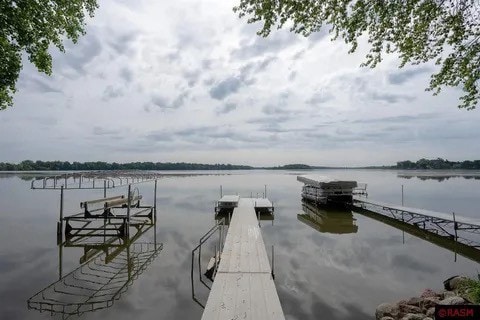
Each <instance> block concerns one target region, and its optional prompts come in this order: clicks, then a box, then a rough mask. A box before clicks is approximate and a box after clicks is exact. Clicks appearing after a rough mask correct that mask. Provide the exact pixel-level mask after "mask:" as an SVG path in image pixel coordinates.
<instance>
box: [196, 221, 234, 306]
mask: <svg viewBox="0 0 480 320" xmlns="http://www.w3.org/2000/svg"><path fill="white" fill-rule="evenodd" d="M220 227H223V228H224V227H225V218H222V219H220V220H218V221H216V222H215V225H214V226H213V227H212V228H210V229H209V230H208V231H207V232H206V233H205V234H204V235H203V236H202V237H201V238H200V240H199V243H198V245H197V246H196V247H195V248H194V249H193V250H192V265H191V270H190V280H191V284H192V299H193V300H194V301H195V302H196V303H198V304H199V305H200V306H201V307H202V308H205V305H203V304H202V303H201V302H200V301H199V300H198V299H197V298H196V297H195V285H194V280H193V269H194V265H195V252H196V251H197V250H198V275H199V279H200V282H201V283H202V284H203V285H204V286H205V287H207V288H208V289H209V290H210V287H209V286H208V284H206V283H205V281H203V278H202V268H201V255H202V245H203V244H204V243H205V242H206V241H207V240H208V239H210V237H211V236H212V235H213V234H215V231H217V230H220V245H219V250H220V252H221V250H222V241H221V240H222V233H221V230H222V229H220ZM215 248H216V246H215ZM216 251H217V250H216V249H215V259H216V257H217V252H216ZM215 264H216V261H215Z"/></svg>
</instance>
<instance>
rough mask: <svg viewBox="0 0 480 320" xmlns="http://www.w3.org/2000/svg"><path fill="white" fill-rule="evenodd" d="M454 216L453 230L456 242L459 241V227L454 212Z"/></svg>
mask: <svg viewBox="0 0 480 320" xmlns="http://www.w3.org/2000/svg"><path fill="white" fill-rule="evenodd" d="M452 215H453V230H455V241H457V239H458V235H457V229H458V225H457V220H455V212H452Z"/></svg>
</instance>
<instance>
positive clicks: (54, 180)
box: [53, 176, 57, 189]
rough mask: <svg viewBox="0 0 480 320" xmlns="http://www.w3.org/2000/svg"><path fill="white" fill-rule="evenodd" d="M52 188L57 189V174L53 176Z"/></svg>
mask: <svg viewBox="0 0 480 320" xmlns="http://www.w3.org/2000/svg"><path fill="white" fill-rule="evenodd" d="M53 189H57V176H54V177H53Z"/></svg>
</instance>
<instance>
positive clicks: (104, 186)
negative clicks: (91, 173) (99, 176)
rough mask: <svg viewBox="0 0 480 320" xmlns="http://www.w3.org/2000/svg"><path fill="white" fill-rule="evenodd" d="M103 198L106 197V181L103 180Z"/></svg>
mask: <svg viewBox="0 0 480 320" xmlns="http://www.w3.org/2000/svg"><path fill="white" fill-rule="evenodd" d="M103 197H104V198H106V197H107V180H103Z"/></svg>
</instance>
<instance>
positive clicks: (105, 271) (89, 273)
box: [27, 222, 163, 319]
mask: <svg viewBox="0 0 480 320" xmlns="http://www.w3.org/2000/svg"><path fill="white" fill-rule="evenodd" d="M152 228H153V230H154V242H153V243H150V242H148V243H135V241H137V240H138V239H139V238H140V237H141V236H142V235H143V234H145V233H146V232H147V231H148V230H150V229H152ZM64 247H83V248H84V254H83V255H82V257H81V258H80V263H81V265H80V266H79V267H77V268H76V269H74V270H73V271H71V272H70V273H68V274H66V275H65V276H64V275H63V274H62V265H63V248H64ZM162 248H163V245H162V244H157V241H156V231H155V223H154V222H152V223H145V224H144V225H143V226H141V227H139V228H137V232H136V233H135V234H134V235H133V236H132V237H131V238H129V237H128V238H119V237H106V238H104V239H103V241H99V240H98V238H97V237H93V238H92V235H81V236H80V235H77V236H76V237H75V239H73V240H72V239H70V240H67V241H65V242H63V243H62V244H60V245H59V280H57V281H56V282H54V283H52V284H50V285H49V286H47V287H46V288H44V289H43V290H41V291H39V292H38V293H36V294H35V295H33V296H32V297H31V298H29V299H28V300H27V305H28V308H29V309H36V310H39V311H41V312H42V311H47V312H50V313H51V314H52V315H53V314H61V315H62V318H63V319H66V318H68V317H69V316H71V315H81V314H83V313H85V312H92V311H96V310H100V309H105V308H109V307H111V306H112V305H113V303H114V302H115V300H118V299H119V298H120V297H121V295H122V294H123V293H124V292H125V291H127V289H128V287H129V286H130V285H131V284H132V283H133V281H134V280H135V279H137V278H138V276H139V275H140V274H141V273H142V272H143V271H145V269H146V268H147V267H148V265H149V264H150V263H151V262H152V261H153V260H154V259H155V257H156V256H157V255H158V254H159V253H160V251H161V250H162Z"/></svg>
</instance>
